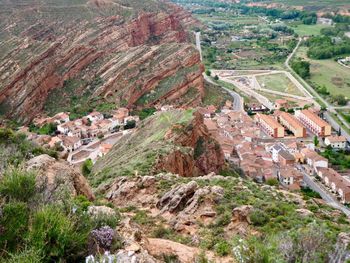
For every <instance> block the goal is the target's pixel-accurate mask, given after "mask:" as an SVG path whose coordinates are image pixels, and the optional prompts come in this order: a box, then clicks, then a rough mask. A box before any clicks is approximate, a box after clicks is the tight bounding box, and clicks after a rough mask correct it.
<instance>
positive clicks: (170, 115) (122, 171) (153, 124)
mask: <svg viewBox="0 0 350 263" xmlns="http://www.w3.org/2000/svg"><path fill="white" fill-rule="evenodd" d="M192 114H193V110H187V111H179V110H173V111H169V112H161V113H157V114H156V115H154V116H152V117H149V118H148V119H146V120H145V121H144V122H143V123H141V124H140V125H139V127H140V129H139V130H137V131H136V132H135V133H134V134H132V135H130V136H127V137H124V138H123V139H122V140H120V141H119V142H118V143H117V144H116V145H115V146H114V148H113V149H112V151H111V152H110V153H109V154H108V155H107V156H105V157H104V158H101V159H99V161H98V162H97V163H96V165H95V166H94V171H95V173H96V175H94V176H93V177H92V178H91V183H92V185H94V186H98V185H99V184H100V183H106V182H108V181H109V179H110V178H115V177H117V176H130V175H134V174H135V173H136V172H137V173H138V174H141V175H146V174H149V172H150V170H151V169H152V168H153V166H154V164H155V161H156V159H157V157H158V156H159V155H160V154H166V153H168V152H169V151H170V150H171V149H173V148H174V145H173V144H172V143H171V142H169V141H165V140H164V136H165V134H166V132H167V131H169V129H170V128H171V127H172V126H173V125H175V124H184V125H185V126H186V124H189V123H190V122H191V120H192V116H193V115H192Z"/></svg>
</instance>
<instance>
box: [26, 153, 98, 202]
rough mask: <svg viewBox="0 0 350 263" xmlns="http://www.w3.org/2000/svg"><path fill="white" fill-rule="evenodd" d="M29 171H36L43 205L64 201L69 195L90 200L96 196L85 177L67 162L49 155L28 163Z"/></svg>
mask: <svg viewBox="0 0 350 263" xmlns="http://www.w3.org/2000/svg"><path fill="white" fill-rule="evenodd" d="M26 169H27V170H36V171H37V173H38V174H37V177H36V186H37V189H38V192H39V193H40V194H41V198H42V200H41V201H42V202H43V203H50V202H55V201H59V200H64V199H65V198H66V197H67V194H68V195H71V196H77V195H84V196H86V197H87V198H88V199H89V200H91V201H92V200H94V199H95V196H94V194H93V192H92V190H91V188H90V186H89V184H88V182H87V180H86V179H85V177H84V176H83V175H82V174H80V173H79V172H77V171H76V170H74V168H72V167H71V166H69V165H68V164H67V163H66V162H60V161H57V160H56V159H54V158H52V157H50V156H48V155H40V156H37V157H34V158H33V159H30V160H29V161H27V163H26Z"/></svg>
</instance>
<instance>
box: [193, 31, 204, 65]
mask: <svg viewBox="0 0 350 263" xmlns="http://www.w3.org/2000/svg"><path fill="white" fill-rule="evenodd" d="M195 35H196V47H197V49H198V51H199V55H200V58H201V61H202V60H203V56H202V46H201V32H195Z"/></svg>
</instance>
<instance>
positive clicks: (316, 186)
mask: <svg viewBox="0 0 350 263" xmlns="http://www.w3.org/2000/svg"><path fill="white" fill-rule="evenodd" d="M304 182H305V183H306V184H307V185H308V186H309V187H310V188H311V189H312V190H314V191H315V192H318V193H319V194H320V195H321V197H322V199H323V200H324V201H326V203H327V204H328V205H330V206H332V207H334V208H336V209H339V210H341V211H342V212H343V213H344V214H346V215H347V216H349V217H350V209H349V208H346V207H345V206H343V205H341V204H340V203H339V202H338V201H337V200H336V199H335V197H334V196H333V195H332V194H330V193H329V192H328V191H327V190H326V189H325V188H324V186H323V185H321V184H320V183H319V182H316V181H314V179H313V177H311V176H310V175H308V174H306V173H304Z"/></svg>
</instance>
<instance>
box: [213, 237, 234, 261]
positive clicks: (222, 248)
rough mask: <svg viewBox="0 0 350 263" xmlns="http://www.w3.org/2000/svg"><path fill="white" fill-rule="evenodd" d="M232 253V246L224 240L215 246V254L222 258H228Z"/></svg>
mask: <svg viewBox="0 0 350 263" xmlns="http://www.w3.org/2000/svg"><path fill="white" fill-rule="evenodd" d="M230 251H231V246H230V245H229V244H228V243H227V242H226V241H224V240H223V241H220V242H219V243H217V244H216V245H215V252H216V253H217V254H218V255H219V256H222V257H223V256H227V255H228V254H230Z"/></svg>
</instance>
